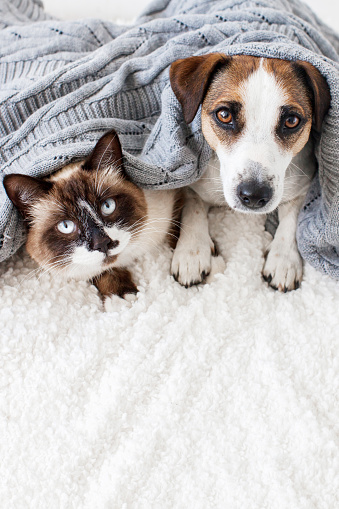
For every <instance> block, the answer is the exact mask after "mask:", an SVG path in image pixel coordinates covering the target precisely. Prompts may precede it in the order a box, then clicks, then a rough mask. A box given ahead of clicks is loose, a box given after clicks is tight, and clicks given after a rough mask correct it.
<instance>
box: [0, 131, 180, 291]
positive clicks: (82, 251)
mask: <svg viewBox="0 0 339 509" xmlns="http://www.w3.org/2000/svg"><path fill="white" fill-rule="evenodd" d="M4 186H5V189H6V191H7V194H8V196H9V198H10V199H11V200H12V202H13V203H14V205H16V206H17V207H18V209H19V210H20V212H21V213H22V215H23V216H24V218H25V220H26V222H27V226H28V235H27V243H26V248H27V251H28V253H29V254H30V256H31V257H32V258H33V259H34V260H35V261H36V262H37V263H38V264H39V265H40V266H41V267H42V268H43V269H45V270H46V271H55V272H58V273H59V274H61V275H62V276H64V277H66V278H74V279H83V280H91V281H92V282H93V283H94V284H95V286H96V287H97V288H98V290H99V291H100V293H101V295H103V296H109V295H112V294H115V295H118V296H120V297H125V298H128V296H129V295H131V294H135V293H136V292H137V288H136V286H135V283H134V281H133V277H132V275H131V272H130V270H131V269H132V268H133V262H134V260H135V259H136V258H138V257H140V256H141V255H142V254H144V253H146V252H149V251H151V250H153V249H154V248H155V247H156V246H160V245H161V244H163V243H164V242H165V240H166V238H168V240H170V239H171V238H172V239H173V238H174V237H175V233H174V230H175V225H176V224H177V222H176V219H177V218H178V216H179V214H180V192H179V191H148V190H142V189H140V188H139V187H137V186H136V185H135V184H133V183H132V182H130V180H129V179H128V177H127V175H126V174H125V172H124V168H123V164H122V152H121V146H120V143H119V139H118V136H117V134H116V133H115V132H114V131H110V132H109V133H107V134H105V135H104V136H103V137H102V138H101V139H100V140H99V141H98V143H97V144H96V146H95V148H94V150H93V152H92V154H91V155H90V157H89V158H88V159H87V160H86V161H83V162H79V163H73V164H70V165H68V166H66V167H64V168H63V169H62V170H60V171H58V172H57V173H55V174H54V175H52V176H51V177H50V178H47V179H37V178H33V177H29V176H25V175H18V174H11V175H7V176H6V177H5V179H4Z"/></svg>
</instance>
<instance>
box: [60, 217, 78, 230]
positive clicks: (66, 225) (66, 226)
mask: <svg viewBox="0 0 339 509" xmlns="http://www.w3.org/2000/svg"><path fill="white" fill-rule="evenodd" d="M57 228H58V230H59V232H61V233H66V234H68V233H73V232H74V231H75V229H76V226H75V223H73V221H70V220H69V219H68V220H66V221H60V223H58V224H57Z"/></svg>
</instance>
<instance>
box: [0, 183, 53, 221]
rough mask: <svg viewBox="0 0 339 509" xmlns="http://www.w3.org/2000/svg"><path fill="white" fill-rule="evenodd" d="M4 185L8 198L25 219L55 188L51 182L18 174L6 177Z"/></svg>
mask: <svg viewBox="0 0 339 509" xmlns="http://www.w3.org/2000/svg"><path fill="white" fill-rule="evenodd" d="M3 184H4V188H5V189H6V193H7V195H8V198H9V199H10V200H11V201H12V202H13V203H14V205H15V206H16V207H17V208H18V209H19V210H20V212H21V213H22V215H23V216H24V217H27V216H28V215H29V211H30V209H31V207H32V205H33V204H34V203H35V202H36V201H37V200H38V199H39V198H42V197H43V196H44V195H45V194H46V193H47V192H48V191H49V190H50V189H51V188H52V186H53V183H52V182H50V181H47V180H43V179H38V178H35V177H29V176H28V175H20V174H18V173H12V174H11V175H5V177H4V180H3Z"/></svg>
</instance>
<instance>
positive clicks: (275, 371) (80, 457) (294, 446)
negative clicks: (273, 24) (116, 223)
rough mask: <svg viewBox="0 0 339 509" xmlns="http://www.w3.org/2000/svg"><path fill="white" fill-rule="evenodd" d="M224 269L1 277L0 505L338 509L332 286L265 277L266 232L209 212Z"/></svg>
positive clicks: (18, 258) (151, 264) (164, 265)
mask: <svg viewBox="0 0 339 509" xmlns="http://www.w3.org/2000/svg"><path fill="white" fill-rule="evenodd" d="M211 228H212V232H213V235H214V236H215V238H216V240H217V241H218V244H219V246H220V248H221V251H222V253H223V255H224V256H225V258H226V259H227V269H226V272H225V274H224V275H220V276H219V277H218V278H217V280H216V281H215V282H213V283H212V284H210V285H205V286H200V287H196V288H190V289H188V290H186V289H185V288H183V287H181V286H180V285H179V284H178V283H176V282H174V281H173V279H172V278H171V277H170V276H169V267H170V258H171V253H170V252H169V250H168V249H166V248H164V249H162V250H161V251H160V252H159V253H157V255H155V256H154V257H148V258H147V259H146V260H143V261H142V262H140V263H139V264H138V265H137V267H136V268H137V273H138V283H139V285H140V289H141V292H140V294H139V296H138V298H137V300H136V301H135V302H134V303H133V304H132V305H131V307H129V305H128V304H126V303H125V302H124V301H117V300H116V299H114V300H113V301H112V302H110V303H109V305H108V306H107V308H108V309H109V311H107V312H106V313H105V312H103V308H102V304H101V301H100V298H99V297H98V294H97V292H96V290H95V288H94V287H90V286H89V285H88V284H86V283H67V284H65V283H62V282H60V281H58V280H57V279H55V280H53V279H51V277H50V276H48V275H46V276H43V277H41V278H40V279H39V278H37V277H36V275H35V274H34V273H33V274H30V272H31V271H32V270H33V269H34V264H33V262H31V261H30V260H29V259H28V258H27V257H23V256H22V255H21V254H20V255H19V254H17V255H15V256H14V257H12V258H11V259H10V260H8V261H6V262H4V263H3V264H2V265H1V267H0V270H1V286H0V299H1V307H0V321H1V332H0V337H1V342H0V344H1V356H0V362H1V365H0V386H1V395H0V399H1V414H0V443H1V446H0V447H1V462H0V477H1V481H2V482H1V483H0V500H1V508H2V509H21V508H22V509H27V508H32V509H33V508H34V509H40V508H41V509H46V508H48V509H60V508H73V507H74V508H76V509H122V508H126V509H150V508H152V509H153V508H154V509H187V508H189V509H193V508H194V509H225V508H231V509H310V508H314V509H335V508H337V507H339V443H338V431H339V429H338V423H339V407H338V391H339V334H338V330H339V319H338V302H339V285H338V283H337V282H336V281H334V280H333V279H330V278H329V277H328V276H323V275H322V274H320V273H319V272H317V271H316V270H315V269H313V268H312V267H310V266H309V265H308V266H307V267H306V274H305V280H304V281H303V284H302V288H301V289H299V290H297V291H294V292H291V293H289V294H280V293H278V292H274V291H273V290H272V289H269V288H268V287H267V286H266V285H265V283H264V282H263V281H262V279H261V275H260V270H261V267H262V264H263V256H262V250H263V235H264V234H263V231H264V226H263V221H262V219H261V218H258V217H257V218H254V219H252V218H250V219H249V218H248V217H246V216H244V215H240V214H238V215H237V214H235V213H232V212H225V211H223V210H222V209H220V210H215V211H214V212H213V213H212V215H211Z"/></svg>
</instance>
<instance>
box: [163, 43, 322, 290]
mask: <svg viewBox="0 0 339 509" xmlns="http://www.w3.org/2000/svg"><path fill="white" fill-rule="evenodd" d="M170 81H171V86H172V89H173V91H174V93H175V94H176V97H177V98H178V100H179V102H180V103H181V106H182V109H183V114H184V118H185V121H186V123H190V122H191V121H192V120H193V119H194V117H195V115H196V112H197V110H198V108H199V106H200V104H202V109H201V122H202V132H203V135H204V137H205V139H206V140H207V142H208V144H209V145H210V147H211V148H212V149H213V151H214V154H213V157H212V159H211V160H210V162H209V165H208V168H207V170H206V171H205V173H204V175H203V177H202V178H201V179H200V180H199V181H198V182H196V183H195V184H193V185H192V186H190V189H188V190H187V191H186V204H185V207H184V209H183V213H182V224H183V225H184V226H185V228H184V229H183V230H182V231H181V234H180V238H179V241H178V244H177V247H176V250H175V252H174V257H173V262H172V273H173V275H174V277H175V278H176V279H177V280H178V281H179V282H180V283H181V284H183V285H185V286H189V285H191V284H193V283H197V282H201V281H202V280H203V279H204V277H205V275H206V274H208V273H209V272H210V271H211V267H212V266H213V260H214V259H213V254H214V248H213V246H214V244H213V241H212V239H211V238H210V235H209V231H208V221H207V212H208V209H209V207H210V206H213V205H226V204H227V205H228V206H229V207H231V208H232V209H234V210H236V211H239V212H243V213H255V214H267V213H269V212H272V211H273V210H275V209H276V208H278V216H279V226H278V229H277V231H276V233H275V237H274V239H273V240H272V242H271V244H270V246H269V248H268V251H267V254H266V258H265V264H264V267H263V277H264V279H265V280H266V281H267V282H268V283H269V284H270V285H271V286H272V287H273V288H275V289H278V290H280V291H287V290H292V289H295V288H298V286H299V284H300V282H301V279H302V260H301V257H300V254H299V252H298V248H297V243H296V226H297V216H298V212H299V210H300V207H301V205H302V203H303V200H304V198H305V194H306V192H307V189H308V187H309V184H310V181H311V178H312V176H313V174H314V171H315V170H316V161H315V158H314V154H313V143H312V137H311V128H312V127H313V130H314V132H315V134H317V133H319V132H320V129H321V124H322V121H323V118H324V116H325V114H326V112H327V110H328V108H329V103H330V94H329V88H328V85H327V83H326V81H325V79H324V78H323V77H322V75H321V74H320V72H319V71H318V70H317V69H315V68H314V67H313V66H312V65H311V64H309V63H307V62H302V61H297V62H289V61H285V60H278V59H273V58H272V59H267V58H256V57H251V56H240V55H239V56H234V57H230V56H225V55H221V54H217V53H213V54H209V55H205V56H198V57H191V58H187V59H183V60H178V61H176V62H174V63H173V64H172V66H171V69H170ZM212 268H213V267H212Z"/></svg>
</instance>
